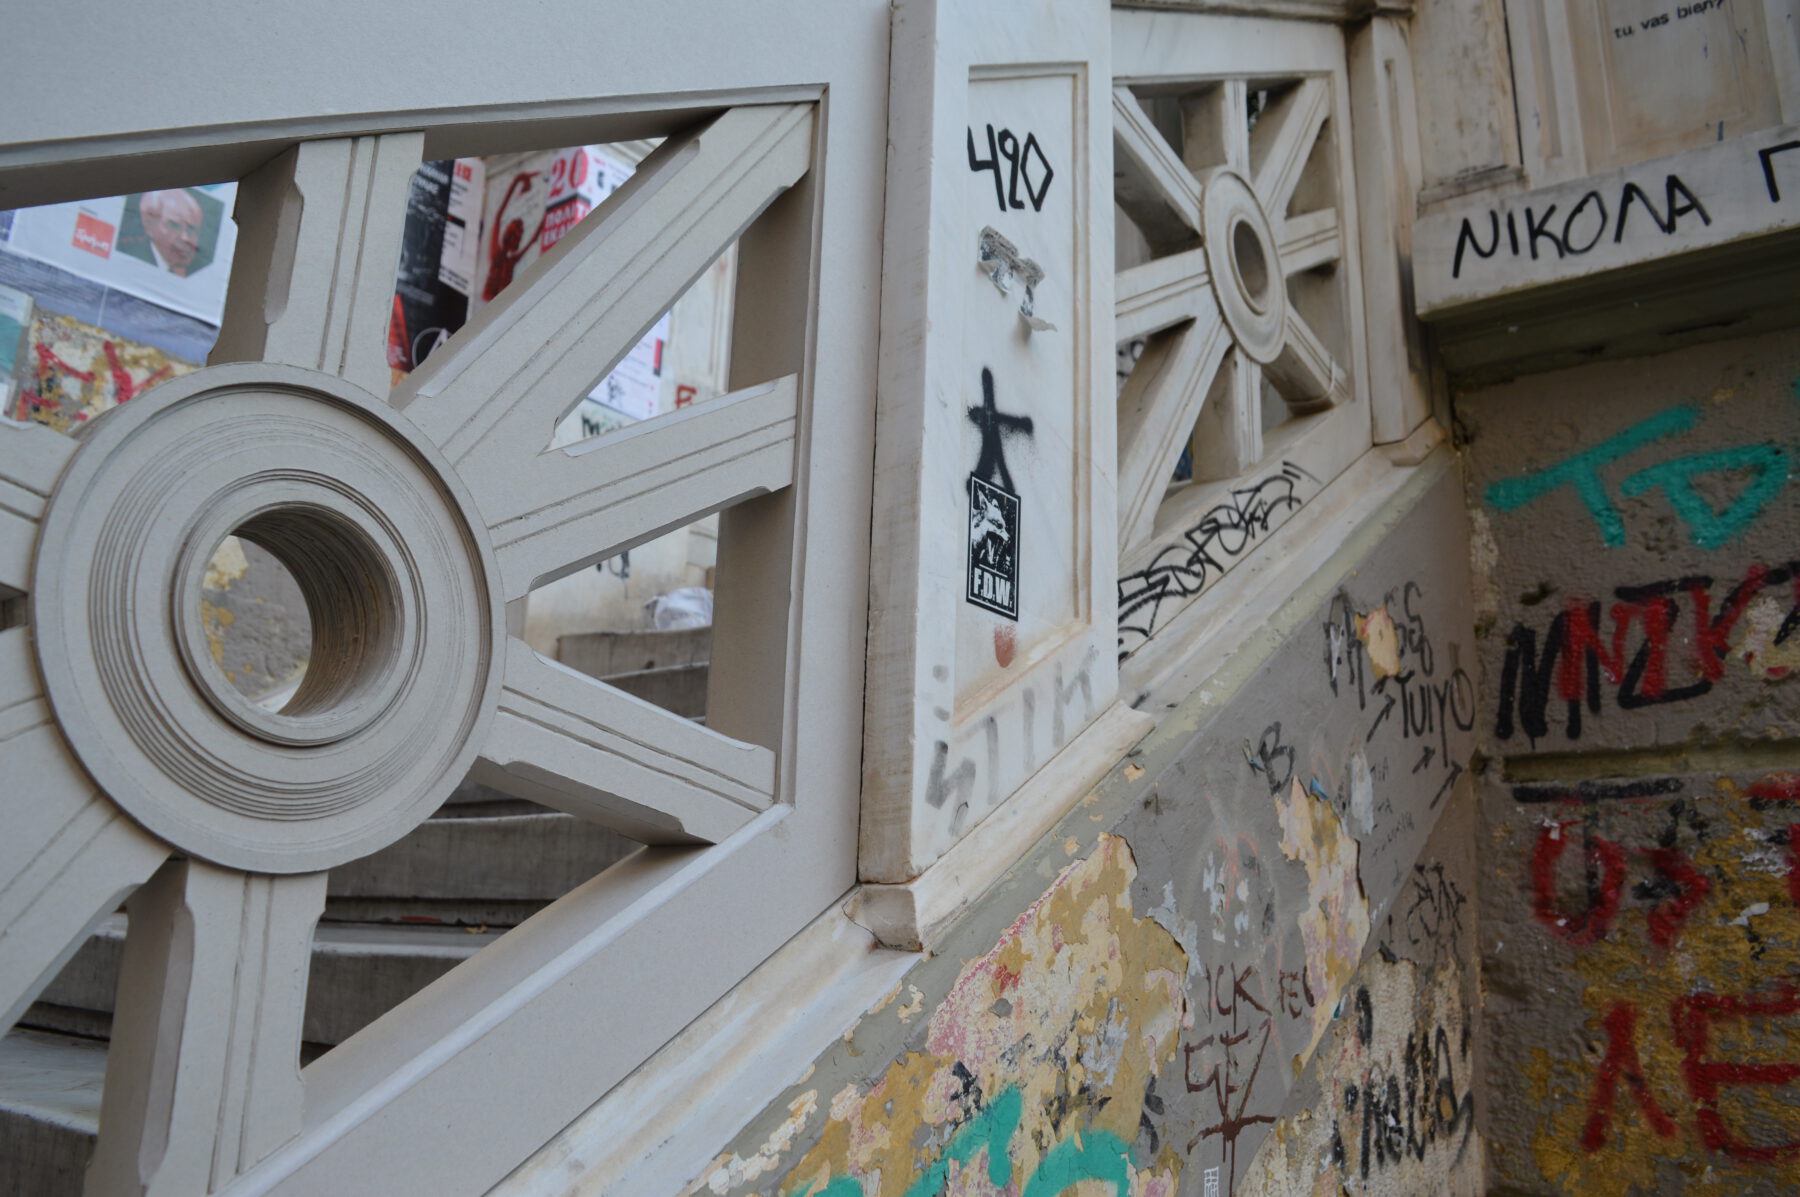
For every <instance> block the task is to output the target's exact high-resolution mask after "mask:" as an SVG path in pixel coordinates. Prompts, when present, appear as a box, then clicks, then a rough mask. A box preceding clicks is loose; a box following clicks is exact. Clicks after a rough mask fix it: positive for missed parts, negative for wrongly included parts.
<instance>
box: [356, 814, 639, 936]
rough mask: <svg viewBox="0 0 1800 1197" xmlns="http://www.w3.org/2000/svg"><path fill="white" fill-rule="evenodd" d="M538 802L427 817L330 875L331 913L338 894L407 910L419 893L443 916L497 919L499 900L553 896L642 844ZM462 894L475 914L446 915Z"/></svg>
mask: <svg viewBox="0 0 1800 1197" xmlns="http://www.w3.org/2000/svg"><path fill="white" fill-rule="evenodd" d="M532 809H534V810H536V811H539V812H541V813H536V814H509V815H499V816H489V815H467V816H464V817H450V816H446V817H439V818H432V819H427V820H426V821H425V822H423V823H421V824H420V825H419V826H418V827H416V828H414V829H413V831H412V832H411V833H410V834H408V835H407V836H406V837H405V838H403V839H401V840H399V841H397V842H395V843H393V844H390V845H389V846H387V847H386V848H383V849H382V850H381V851H379V852H376V853H374V854H373V855H370V856H366V857H364V858H363V859H361V860H356V861H352V862H350V863H349V864H346V865H340V866H338V867H337V868H335V869H333V870H332V871H331V879H330V881H329V882H328V883H327V889H326V894H327V901H328V917H339V918H341V917H345V914H346V912H347V911H346V907H344V906H343V905H342V904H341V903H340V902H339V900H349V899H361V900H383V901H386V902H389V903H397V904H398V905H396V906H395V910H396V912H404V911H405V904H406V903H408V902H411V901H413V900H415V899H417V900H423V901H428V902H431V903H433V904H434V905H435V906H436V907H437V909H434V910H430V911H425V910H421V911H419V912H417V913H421V914H429V915H431V916H432V917H433V918H434V919H436V920H437V921H458V922H464V923H479V922H490V921H494V920H491V919H490V918H488V917H487V916H488V915H490V914H493V913H496V912H497V911H498V910H499V906H498V905H497V904H501V903H521V902H523V903H537V904H539V905H541V904H543V903H545V902H550V901H553V900H554V899H556V898H560V897H562V896H563V895H564V894H566V893H568V892H569V891H570V890H572V889H574V888H575V887H576V886H577V885H580V884H581V883H582V882H584V881H586V880H588V878H590V877H592V876H594V875H595V874H596V873H598V872H600V871H601V870H602V869H604V868H606V867H607V866H608V865H610V864H612V863H614V862H615V861H619V860H623V859H624V858H625V857H626V856H629V855H630V854H631V853H632V852H634V851H636V850H637V848H638V847H639V845H638V843H637V841H635V840H632V839H629V838H627V837H625V836H623V835H620V834H619V833H618V832H616V831H612V830H610V829H608V828H605V827H600V826H598V825H596V824H593V823H589V822H587V821H585V820H582V819H577V818H575V817H574V816H572V815H565V814H561V813H558V812H554V811H544V810H543V808H542V807H535V808H532ZM459 902H460V903H464V904H466V905H467V906H468V907H469V911H468V913H469V914H470V915H472V916H474V917H462V918H447V917H446V915H447V914H454V913H455V912H454V911H453V910H446V909H445V906H446V904H449V905H451V906H454V905H455V904H456V903H459ZM353 917H357V918H362V917H365V916H364V915H362V914H356V915H354V916H353ZM399 917H402V918H404V913H399ZM408 921H410V920H408ZM509 925H510V924H509Z"/></svg>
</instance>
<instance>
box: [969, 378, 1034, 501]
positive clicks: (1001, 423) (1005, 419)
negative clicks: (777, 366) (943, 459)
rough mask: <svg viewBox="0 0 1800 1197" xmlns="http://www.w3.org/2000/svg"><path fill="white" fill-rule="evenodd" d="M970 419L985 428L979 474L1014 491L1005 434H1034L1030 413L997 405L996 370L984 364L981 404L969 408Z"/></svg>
mask: <svg viewBox="0 0 1800 1197" xmlns="http://www.w3.org/2000/svg"><path fill="white" fill-rule="evenodd" d="M969 423H971V424H973V425H975V427H977V428H979V429H981V457H980V459H979V460H978V461H976V463H975V477H977V478H979V479H981V480H982V481H983V482H994V483H998V484H999V485H1000V486H1003V487H1005V488H1006V489H1007V490H1009V491H1012V492H1013V493H1014V494H1017V493H1018V489H1017V488H1016V487H1014V486H1013V480H1012V471H1011V470H1008V469H1007V468H1006V448H1005V445H1004V443H1003V438H1004V437H1006V436H1008V435H1010V434H1012V433H1015V432H1018V433H1024V434H1025V435H1026V436H1030V435H1031V417H1030V416H1009V415H1007V414H1006V413H1005V412H1002V411H1000V410H998V409H997V408H996V407H995V406H994V372H993V371H992V370H990V369H988V368H987V367H986V366H983V367H982V368H981V406H980V407H971V408H970V409H969Z"/></svg>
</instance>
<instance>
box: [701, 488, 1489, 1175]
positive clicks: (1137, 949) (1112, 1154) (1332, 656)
mask: <svg viewBox="0 0 1800 1197" xmlns="http://www.w3.org/2000/svg"><path fill="white" fill-rule="evenodd" d="M1418 483H1419V484H1418V485H1417V486H1416V487H1414V488H1413V489H1412V490H1411V491H1410V492H1408V493H1407V494H1406V495H1404V496H1403V497H1402V499H1399V500H1396V501H1395V503H1394V505H1393V507H1392V509H1391V510H1389V511H1388V512H1386V513H1384V515H1385V518H1383V519H1381V520H1375V521H1371V526H1369V527H1366V528H1365V530H1364V531H1363V532H1360V533H1359V534H1358V535H1357V536H1356V537H1353V538H1352V539H1351V540H1350V541H1349V542H1348V543H1347V544H1345V545H1344V546H1343V548H1342V549H1341V550H1340V551H1339V552H1338V554H1337V555H1336V556H1335V557H1333V558H1332V559H1331V561H1330V562H1329V563H1328V564H1327V565H1326V567H1325V568H1323V569H1321V570H1320V571H1319V574H1318V575H1317V577H1316V578H1315V581H1314V583H1313V584H1312V585H1311V586H1309V587H1307V588H1304V589H1303V590H1301V591H1300V592H1299V593H1297V594H1296V595H1295V596H1294V597H1293V598H1292V599H1291V600H1290V601H1289V602H1288V603H1286V604H1285V605H1284V606H1282V607H1281V608H1280V609H1278V610H1276V611H1274V612H1272V613H1271V615H1270V618H1269V623H1268V627H1269V630H1270V632H1271V633H1272V635H1271V636H1269V637H1268V638H1267V640H1266V641H1265V642H1259V643H1258V644H1257V645H1254V646H1249V647H1246V648H1245V649H1243V650H1241V651H1240V653H1239V654H1238V655H1237V656H1235V657H1233V658H1232V660H1231V662H1230V665H1229V667H1227V668H1223V669H1221V670H1220V672H1219V674H1218V675H1216V677H1215V679H1214V681H1212V682H1209V683H1208V685H1207V686H1205V687H1203V688H1202V689H1201V690H1200V691H1199V692H1197V693H1196V694H1194V695H1191V696H1190V697H1189V698H1188V699H1186V700H1185V701H1183V702H1181V703H1179V704H1178V705H1177V707H1176V708H1175V709H1173V710H1170V711H1168V712H1166V713H1165V715H1164V718H1163V720H1162V722H1161V725H1160V727H1159V728H1158V730H1157V731H1156V732H1155V733H1153V734H1152V736H1151V737H1150V738H1149V739H1148V740H1146V741H1145V742H1144V744H1143V745H1141V746H1140V748H1139V749H1138V750H1137V751H1136V752H1135V753H1134V754H1133V755H1131V756H1130V757H1128V758H1127V759H1126V760H1125V761H1123V762H1121V764H1120V766H1119V768H1117V769H1115V770H1114V771H1113V773H1112V774H1111V775H1109V777H1108V778H1107V779H1106V780H1105V781H1104V782H1103V783H1102V784H1101V785H1100V786H1099V787H1098V788H1097V789H1096V790H1095V791H1094V793H1092V794H1091V795H1089V796H1088V798H1087V799H1085V800H1084V801H1083V802H1082V803H1080V804H1078V805H1077V806H1076V808H1075V809H1074V810H1073V811H1072V812H1071V813H1070V814H1069V815H1068V816H1067V817H1066V818H1065V819H1064V820H1063V822H1062V823H1061V824H1060V825H1059V827H1058V828H1057V829H1056V830H1055V831H1053V832H1052V833H1051V834H1050V835H1049V836H1048V837H1046V839H1045V840H1043V841H1042V842H1041V843H1040V844H1039V845H1038V846H1037V847H1036V848H1035V849H1033V850H1032V851H1031V852H1030V853H1029V854H1028V855H1027V856H1026V857H1025V858H1024V859H1023V860H1022V861H1021V862H1020V863H1019V865H1017V866H1016V867H1015V868H1014V869H1013V870H1012V872H1011V873H1009V874H1008V875H1007V876H1006V877H1005V878H1004V879H1003V880H1002V881H1001V882H1000V883H999V884H998V885H997V886H996V887H995V888H994V889H993V890H990V891H989V893H988V894H987V895H986V896H985V897H984V898H983V899H982V901H981V902H980V903H979V904H978V906H977V908H976V909H975V910H974V912H973V913H972V914H971V915H970V916H969V917H968V918H967V919H965V920H964V922H963V923H962V924H961V925H960V926H959V927H958V928H957V929H956V930H955V931H953V932H951V934H950V938H949V939H948V940H947V941H946V942H945V943H944V944H943V945H942V946H941V948H940V949H939V951H938V954H937V955H935V956H932V957H929V958H922V959H921V961H920V962H919V963H918V964H917V965H916V966H915V967H914V968H913V970H912V972H911V973H910V974H909V976H908V979H907V980H906V981H905V982H903V983H902V984H901V985H900V986H899V988H897V989H896V990H895V991H894V992H893V993H892V994H890V995H889V997H888V999H887V1000H886V1001H885V1002H884V1003H883V1004H882V1005H880V1006H879V1007H878V1008H877V1009H874V1010H871V1011H870V1012H868V1014H866V1015H865V1016H864V1017H863V1018H862V1019H861V1020H860V1021H859V1022H858V1023H857V1025H855V1026H854V1027H852V1028H851V1030H850V1031H849V1032H848V1034H847V1035H846V1036H845V1037H844V1039H843V1041H842V1042H841V1043H840V1044H839V1045H838V1046H836V1047H834V1048H833V1049H832V1050H831V1051H829V1052H827V1053H826V1054H825V1055H824V1056H822V1057H820V1058H819V1059H818V1060H817V1061H815V1062H814V1064H813V1066H812V1067H811V1068H810V1069H808V1071H807V1075H806V1077H805V1079H804V1080H802V1081H801V1082H799V1083H798V1084H796V1085H794V1086H793V1087H791V1088H790V1089H789V1090H787V1091H786V1092H784V1093H783V1094H782V1095H781V1096H780V1097H779V1098H778V1099H777V1100H776V1101H775V1102H773V1103H771V1104H770V1105H769V1106H768V1107H767V1108H766V1109H765V1111H764V1112H763V1114H762V1115H761V1116H760V1117H758V1118H757V1119H756V1120H754V1121H753V1122H752V1123H751V1124H750V1126H749V1127H748V1128H746V1130H745V1131H744V1132H743V1133H742V1134H741V1135H740V1136H739V1137H738V1139H737V1140H736V1141H734V1142H733V1143H732V1144H731V1145H730V1146H729V1148H728V1149H727V1150H725V1151H723V1152H721V1153H720V1154H719V1155H718V1156H717V1158H715V1159H714V1160H712V1161H711V1162H710V1163H709V1164H708V1165H707V1166H706V1168H705V1169H704V1170H703V1171H701V1172H700V1174H699V1175H697V1176H696V1177H695V1179H694V1181H693V1183H692V1185H691V1187H690V1189H689V1191H690V1192H691V1193H695V1194H709V1193H710V1194H719V1195H721V1197H723V1195H727V1194H737V1195H742V1194H772V1195H778V1197H794V1195H796V1194H799V1195H803V1197H821V1195H822V1197H932V1195H935V1194H984V1195H988V1194H994V1195H997V1194H1012V1195H1015V1197H1057V1195H1060V1194H1064V1193H1075V1192H1080V1193H1084V1194H1101V1193H1107V1194H1117V1195H1118V1197H1176V1195H1177V1194H1194V1195H1196V1197H1230V1195H1233V1194H1250V1193H1261V1192H1269V1193H1290V1192H1308V1193H1310V1192H1312V1191H1313V1189H1312V1188H1311V1187H1310V1185H1311V1180H1308V1182H1307V1183H1306V1185H1303V1186H1300V1187H1296V1185H1295V1184H1294V1183H1289V1177H1290V1176H1292V1177H1299V1176H1302V1175H1305V1176H1307V1177H1311V1178H1324V1179H1325V1180H1329V1183H1330V1185H1331V1186H1332V1187H1331V1188H1330V1190H1329V1191H1332V1192H1337V1191H1339V1188H1340V1187H1341V1188H1342V1189H1346V1190H1348V1191H1352V1192H1365V1191H1366V1192H1371V1193H1373V1192H1381V1191H1392V1190H1391V1189H1388V1190H1384V1189H1383V1188H1382V1187H1381V1186H1382V1185H1383V1184H1389V1185H1391V1184H1392V1183H1394V1182H1395V1181H1396V1180H1398V1179H1400V1178H1404V1179H1405V1181H1406V1182H1407V1183H1413V1182H1415V1181H1416V1182H1417V1183H1419V1184H1421V1185H1423V1186H1424V1187H1423V1188H1422V1189H1420V1190H1419V1191H1432V1192H1440V1191H1441V1192H1447V1193H1448V1192H1459V1193H1460V1192H1470V1191H1474V1190H1473V1188H1472V1187H1471V1184H1470V1183H1466V1182H1468V1181H1469V1178H1476V1179H1478V1178H1479V1169H1480V1166H1481V1158H1482V1157H1481V1149H1480V1144H1479V1139H1478V1137H1477V1135H1476V1132H1475V1107H1474V1102H1475V1100H1476V1099H1475V1095H1474V1088H1473V1085H1472V1080H1471V1078H1472V1072H1471V1069H1472V1067H1473V1062H1474V1060H1475V1055H1476V1052H1475V1045H1474V1042H1473V1040H1472V1038H1471V1035H1472V1031H1473V1026H1474V1018H1473V1009H1474V1006H1473V1002H1474V991H1473V988H1472V981H1473V977H1474V970H1473V965H1472V961H1471V960H1470V959H1469V954H1470V952H1471V951H1472V946H1471V945H1472V943H1473V940H1472V938H1471V936H1472V934H1473V930H1474V911H1473V907H1472V905H1471V904H1470V903H1471V899H1470V897H1469V895H1470V894H1471V893H1472V892H1473V879H1472V876H1471V875H1470V869H1471V867H1472V865H1471V861H1470V859H1469V858H1468V857H1467V854H1466V853H1465V854H1464V855H1462V856H1458V855H1456V854H1455V853H1452V852H1448V851H1442V852H1440V851H1438V850H1437V848H1436V847H1435V846H1434V847H1430V848H1428V843H1427V841H1428V839H1429V837H1430V836H1431V834H1432V830H1433V828H1434V827H1435V826H1438V825H1440V824H1443V825H1446V826H1448V825H1449V824H1451V823H1456V824H1458V825H1459V828H1458V829H1457V830H1456V831H1455V832H1454V838H1456V839H1458V840H1460V841H1461V842H1463V843H1464V844H1465V845H1466V844H1467V841H1468V838H1469V834H1470V827H1471V825H1472V822H1473V792H1474V787H1473V784H1472V782H1471V780H1470V778H1469V775H1468V768H1469V765H1470V761H1471V752H1472V749H1473V745H1474V735H1475V732H1474V729H1475V720H1476V707H1475V699H1476V694H1475V683H1474V681H1473V678H1472V675H1471V673H1470V668H1469V667H1470V665H1471V664H1472V651H1473V650H1472V644H1471V642H1470V637H1469V618H1470V617H1469V610H1468V606H1467V594H1468V589H1467V576H1466V570H1465V568H1464V564H1463V562H1464V556H1465V554H1464V553H1463V551H1462V548H1463V545H1464V544H1465V543H1466V539H1467V535H1466V528H1465V524H1464V520H1463V513H1462V509H1461V504H1460V502H1459V498H1458V494H1459V491H1458V487H1459V482H1458V479H1457V476H1456V472H1455V469H1454V465H1453V463H1452V462H1451V461H1450V459H1449V455H1448V454H1440V455H1439V456H1438V458H1436V459H1434V460H1433V462H1432V463H1429V464H1428V465H1427V467H1425V468H1423V469H1421V471H1420V477H1419V479H1418ZM1390 1082H1391V1083H1390ZM1353 1093H1354V1094H1355V1096H1351V1095H1352V1094H1353ZM1365 1094H1366V1096H1365ZM1334 1103H1335V1104H1334ZM1295 1119H1298V1121H1296V1120H1295ZM1393 1120H1397V1125H1399V1126H1400V1127H1401V1128H1402V1130H1401V1131H1400V1132H1399V1135H1398V1137H1394V1136H1393V1135H1392V1134H1390V1133H1389V1124H1390V1121H1393ZM1328 1121H1329V1122H1330V1123H1331V1125H1332V1127H1333V1129H1332V1132H1331V1133H1327V1134H1324V1135H1318V1134H1313V1133H1311V1130H1310V1129H1309V1128H1315V1127H1323V1126H1326V1125H1327V1122H1328ZM1340 1149H1341V1150H1340ZM1259 1153H1260V1154H1259ZM1321 1183H1324V1181H1323V1180H1321Z"/></svg>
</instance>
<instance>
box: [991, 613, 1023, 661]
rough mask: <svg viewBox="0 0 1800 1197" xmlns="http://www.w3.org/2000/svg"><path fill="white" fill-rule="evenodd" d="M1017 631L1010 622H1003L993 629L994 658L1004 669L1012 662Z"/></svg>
mask: <svg viewBox="0 0 1800 1197" xmlns="http://www.w3.org/2000/svg"><path fill="white" fill-rule="evenodd" d="M1018 645H1019V642H1018V633H1017V632H1015V631H1014V630H1013V626H1012V625H1011V624H1010V623H1003V624H1001V625H1000V626H999V627H997V628H995V629H994V660H996V661H998V662H1000V668H1002V669H1005V668H1006V667H1007V666H1009V665H1011V664H1012V663H1013V653H1014V652H1015V651H1017V649H1018Z"/></svg>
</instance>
